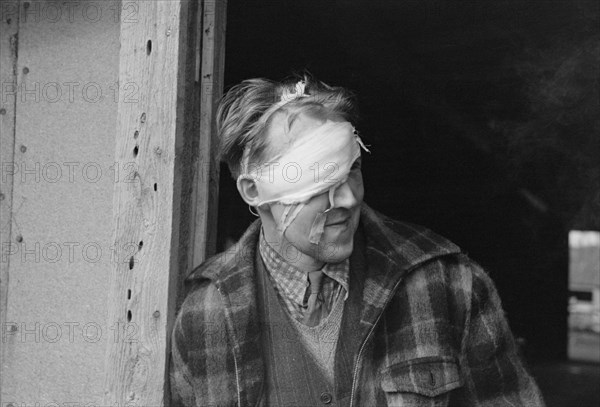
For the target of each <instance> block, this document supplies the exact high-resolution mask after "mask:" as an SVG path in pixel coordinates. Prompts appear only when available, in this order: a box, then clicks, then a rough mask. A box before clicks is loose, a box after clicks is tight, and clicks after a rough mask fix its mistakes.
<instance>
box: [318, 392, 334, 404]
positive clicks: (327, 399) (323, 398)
mask: <svg viewBox="0 0 600 407" xmlns="http://www.w3.org/2000/svg"><path fill="white" fill-rule="evenodd" d="M331 400H333V397H331V394H329V393H327V392H323V393H321V403H323V404H329V403H331Z"/></svg>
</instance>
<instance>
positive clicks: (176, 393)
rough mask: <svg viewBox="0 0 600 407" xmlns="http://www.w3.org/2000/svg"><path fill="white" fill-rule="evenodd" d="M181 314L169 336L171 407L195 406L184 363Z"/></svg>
mask: <svg viewBox="0 0 600 407" xmlns="http://www.w3.org/2000/svg"><path fill="white" fill-rule="evenodd" d="M182 314H183V313H180V314H179V315H178V317H177V319H176V321H175V326H174V328H173V333H172V336H171V360H170V366H169V380H170V385H171V403H170V406H171V407H180V406H181V407H183V406H195V405H196V401H195V397H194V391H193V387H192V379H191V373H190V370H189V368H188V365H187V363H186V362H185V361H184V360H185V359H187V355H188V345H187V344H186V336H185V334H184V331H183V327H182V322H181V321H182V319H183V318H182Z"/></svg>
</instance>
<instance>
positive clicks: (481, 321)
mask: <svg viewBox="0 0 600 407" xmlns="http://www.w3.org/2000/svg"><path fill="white" fill-rule="evenodd" d="M259 231H260V221H258V220H257V221H256V222H255V223H253V224H252V225H251V226H250V227H249V228H248V230H247V231H246V233H245V234H244V236H242V238H241V239H240V241H239V242H238V243H237V244H236V245H234V246H232V247H231V248H230V249H229V250H227V251H225V252H223V253H221V254H219V255H217V256H215V257H212V258H211V259H209V260H207V261H206V262H205V263H203V264H202V265H201V266H200V267H199V268H198V269H196V270H195V271H194V272H193V273H192V274H191V275H190V276H189V278H188V279H187V285H188V290H187V291H188V293H187V295H186V297H185V300H184V302H183V304H182V307H181V309H180V311H179V314H178V316H177V319H176V322H175V326H174V330H173V336H172V348H171V371H170V380H171V398H172V405H185V406H255V405H260V403H261V400H263V398H262V395H263V392H264V390H265V389H264V369H265V367H264V361H263V357H262V342H261V330H260V328H259V326H258V325H259V324H258V323H256V321H258V320H259V316H258V308H257V299H256V292H257V291H256V281H255V270H254V261H255V258H256V250H257V244H258V237H259ZM354 251H355V252H356V251H360V253H362V255H363V259H364V263H365V264H364V267H362V268H363V269H364V270H363V273H364V274H363V281H362V301H363V304H362V307H361V315H360V321H359V323H358V325H357V326H356V332H357V334H358V335H359V337H360V347H358V348H357V351H356V356H355V360H354V369H353V372H352V374H350V375H347V376H348V377H350V378H351V381H350V382H348V383H336V388H337V389H340V392H346V394H338V395H337V396H339V397H338V399H339V398H342V397H341V396H348V394H349V396H350V397H349V399H350V403H349V404H350V405H351V406H379V405H383V406H385V405H396V406H513V407H514V406H527V407H530V406H543V400H542V397H541V395H540V392H539V390H538V388H537V386H536V384H535V382H534V380H533V379H532V378H531V376H530V375H529V374H528V373H527V371H526V370H525V368H524V366H523V364H522V363H521V361H520V359H519V357H518V355H517V347H516V345H515V341H514V339H513V336H512V334H511V332H510V329H509V327H508V323H507V321H506V319H505V317H504V314H503V311H502V308H501V304H500V300H499V297H498V294H497V292H496V289H495V287H494V285H493V283H492V281H491V279H490V278H489V277H488V276H487V275H486V274H485V272H484V271H483V270H482V269H481V268H480V267H479V266H478V265H477V264H475V263H474V262H473V261H471V260H470V259H469V258H468V257H466V256H465V255H464V254H462V253H461V252H460V249H459V248H458V247H457V246H455V245H454V244H453V243H451V242H449V241H448V240H446V239H444V238H442V237H440V236H438V235H436V234H434V233H433V232H431V231H429V230H426V229H424V228H421V227H417V226H414V225H410V224H406V223H400V222H396V221H393V220H391V219H389V218H386V217H385V216H383V215H381V214H378V213H376V212H375V211H374V210H372V209H370V208H369V207H368V206H367V205H364V204H363V207H362V209H361V221H360V226H359V228H358V230H357V233H356V235H355V249H354ZM354 257H355V256H354V254H353V257H351V259H350V261H351V266H352V263H353V258H354ZM350 284H353V282H352V281H350ZM336 380H337V378H336Z"/></svg>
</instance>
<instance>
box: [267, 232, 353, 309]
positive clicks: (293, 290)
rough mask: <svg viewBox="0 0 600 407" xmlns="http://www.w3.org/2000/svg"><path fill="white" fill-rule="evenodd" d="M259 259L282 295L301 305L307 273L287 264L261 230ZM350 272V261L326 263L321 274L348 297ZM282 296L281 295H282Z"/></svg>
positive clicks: (306, 282) (306, 285)
mask: <svg viewBox="0 0 600 407" xmlns="http://www.w3.org/2000/svg"><path fill="white" fill-rule="evenodd" d="M258 250H259V251H260V254H261V257H262V259H263V261H264V263H265V267H266V268H267V270H268V271H269V273H270V274H271V276H272V277H273V279H274V280H275V282H276V284H277V285H278V287H279V288H280V289H281V290H282V291H283V292H284V294H285V295H286V296H287V297H288V298H290V299H291V300H293V301H294V302H295V303H297V304H302V303H303V301H304V296H305V293H306V289H307V288H308V285H309V284H308V273H307V272H306V271H303V270H301V269H299V268H298V267H296V266H294V265H292V264H290V263H289V262H287V261H286V260H285V259H284V258H283V257H282V256H281V255H280V254H279V253H278V252H277V251H276V250H275V249H274V248H273V247H272V246H271V245H270V244H269V243H268V242H267V240H266V239H265V236H264V233H263V231H262V229H261V231H260V238H259V246H258ZM349 270H350V259H346V260H344V261H342V262H340V263H326V264H325V266H323V269H322V271H323V273H324V274H325V275H326V276H328V277H329V278H331V279H333V280H335V281H336V282H338V283H339V284H340V285H341V286H342V287H343V288H344V289H345V290H346V298H347V297H348V292H349V287H348V274H349ZM282 294H283V293H282Z"/></svg>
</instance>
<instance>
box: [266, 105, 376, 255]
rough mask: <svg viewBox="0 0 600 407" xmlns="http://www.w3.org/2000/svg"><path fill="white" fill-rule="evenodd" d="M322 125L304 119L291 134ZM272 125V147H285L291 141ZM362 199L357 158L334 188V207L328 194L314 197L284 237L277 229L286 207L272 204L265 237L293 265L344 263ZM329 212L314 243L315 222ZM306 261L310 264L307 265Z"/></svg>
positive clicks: (351, 242)
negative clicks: (311, 235)
mask: <svg viewBox="0 0 600 407" xmlns="http://www.w3.org/2000/svg"><path fill="white" fill-rule="evenodd" d="M323 123H324V121H322V120H318V119H314V118H311V117H307V116H301V117H300V118H299V119H297V120H296V121H295V122H294V124H293V126H292V128H291V132H296V131H298V130H306V129H307V128H308V129H310V128H311V127H314V128H316V127H318V126H321V125H322V124H323ZM273 125H274V126H271V127H270V129H269V130H270V133H271V134H269V136H271V137H272V138H270V141H271V142H272V143H273V144H272V146H274V147H275V148H276V149H277V148H279V147H281V146H283V145H284V143H287V142H289V139H287V138H286V136H280V135H281V134H284V133H283V132H281V131H280V129H277V127H276V126H277V121H274V123H273ZM278 130H279V131H278ZM298 132H299V131H298ZM282 164H284V163H282ZM363 196H364V187H363V179H362V172H361V159H360V158H358V159H357V160H356V161H355V162H354V164H353V166H352V169H351V171H350V174H349V175H348V179H347V180H346V182H344V183H343V184H341V185H340V186H339V187H337V188H336V189H335V193H334V195H333V206H332V207H331V208H330V201H329V193H328V192H324V193H322V194H320V195H317V196H314V197H312V198H311V199H310V200H309V201H308V202H306V204H305V206H304V207H303V208H302V210H301V211H300V212H299V213H298V215H297V216H296V218H295V219H294V220H293V222H292V223H291V224H290V225H289V226H288V227H287V229H286V230H285V232H284V234H283V236H282V235H281V233H280V232H279V231H277V230H276V226H277V225H278V224H279V223H280V222H281V219H282V216H283V212H284V210H285V206H284V205H280V204H271V205H270V215H271V216H268V215H267V219H263V227H264V229H265V236H266V237H267V240H268V241H269V242H270V243H271V244H272V245H273V246H274V248H276V250H278V251H279V252H280V254H281V255H282V256H283V257H284V258H285V259H286V260H287V261H288V262H289V263H291V264H294V262H296V261H297V262H299V263H301V265H304V266H307V267H310V266H315V267H318V266H319V264H321V263H324V262H325V263H337V262H340V261H343V260H345V259H346V258H348V257H350V255H351V254H352V250H353V243H354V242H353V238H354V232H355V231H356V228H357V227H358V222H359V218H360V205H361V203H362V200H363ZM328 209H330V210H329V211H328V212H327V213H326V221H325V227H324V230H323V234H322V236H321V239H320V240H319V243H318V244H314V243H311V242H310V241H309V236H310V234H311V228H312V226H313V222H314V221H315V219H316V218H317V216H319V215H320V214H321V213H323V212H325V211H326V210H328ZM269 239H270V240H269ZM274 240H275V241H274ZM276 246H279V247H276ZM307 256H308V259H307V258H306V257H307ZM307 260H309V261H308V262H307ZM310 260H312V262H311V261H310ZM311 263H312V264H311Z"/></svg>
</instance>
